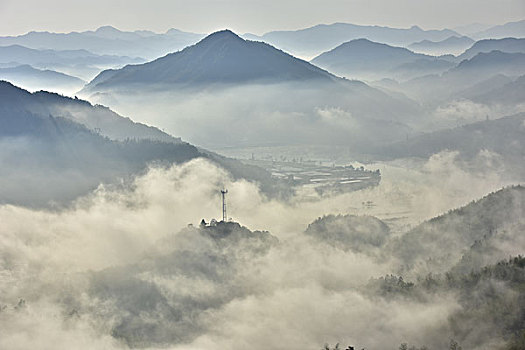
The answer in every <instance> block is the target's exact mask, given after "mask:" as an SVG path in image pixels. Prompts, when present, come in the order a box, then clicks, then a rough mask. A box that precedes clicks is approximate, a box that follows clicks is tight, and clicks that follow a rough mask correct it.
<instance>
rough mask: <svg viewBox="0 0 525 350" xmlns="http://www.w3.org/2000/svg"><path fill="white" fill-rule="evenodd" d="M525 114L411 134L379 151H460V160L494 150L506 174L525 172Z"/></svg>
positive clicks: (389, 153)
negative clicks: (421, 133) (407, 137)
mask: <svg viewBox="0 0 525 350" xmlns="http://www.w3.org/2000/svg"><path fill="white" fill-rule="evenodd" d="M524 123H525V114H524V113H520V114H516V115H513V116H508V117H504V118H499V119H494V120H483V121H480V122H476V123H472V124H467V125H464V126H460V127H456V128H453V129H445V130H439V131H435V132H430V133H425V134H423V135H420V136H416V137H412V138H410V139H408V140H406V141H402V142H397V143H395V144H392V145H389V146H387V147H384V148H382V149H381V151H380V152H379V153H380V154H381V155H383V156H386V157H387V158H407V157H421V158H428V157H430V156H431V155H433V154H436V153H439V152H441V151H445V150H448V151H457V152H459V157H460V159H464V160H470V159H473V158H474V157H477V156H478V155H479V154H480V152H492V153H493V154H495V155H497V156H496V157H495V158H494V160H495V161H497V162H501V163H502V164H503V165H504V166H505V170H506V172H507V173H509V174H510V173H512V174H521V176H523V174H524V173H525V166H524V164H523V159H525V127H524V125H525V124H524Z"/></svg>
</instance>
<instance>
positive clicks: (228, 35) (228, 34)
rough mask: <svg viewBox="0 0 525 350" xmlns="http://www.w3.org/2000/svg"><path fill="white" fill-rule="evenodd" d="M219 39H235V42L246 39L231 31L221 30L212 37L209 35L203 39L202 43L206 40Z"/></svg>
mask: <svg viewBox="0 0 525 350" xmlns="http://www.w3.org/2000/svg"><path fill="white" fill-rule="evenodd" d="M219 39H220V40H224V39H235V40H241V41H244V39H242V38H241V37H240V36H238V35H237V34H235V33H234V32H232V31H231V30H229V29H223V30H219V31H217V32H214V33H211V34H210V35H208V36H207V37H205V38H204V39H202V41H204V40H219Z"/></svg>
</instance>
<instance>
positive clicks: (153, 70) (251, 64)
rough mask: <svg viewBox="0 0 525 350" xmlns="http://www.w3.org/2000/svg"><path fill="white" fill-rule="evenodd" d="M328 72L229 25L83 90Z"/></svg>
mask: <svg viewBox="0 0 525 350" xmlns="http://www.w3.org/2000/svg"><path fill="white" fill-rule="evenodd" d="M331 79H334V77H333V76H332V75H331V74H329V73H328V72H326V71H323V70H322V69H320V68H317V67H315V66H313V65H311V64H309V63H308V62H305V61H303V60H300V59H297V58H295V57H293V56H290V55H289V54H286V53H284V52H282V51H280V50H277V49H275V48H274V47H272V46H270V45H268V44H265V43H262V42H253V41H247V40H244V39H242V38H240V37H239V36H237V35H236V34H234V33H233V32H231V31H229V30H223V31H219V32H216V33H213V34H211V35H209V36H207V37H206V38H205V39H203V40H201V41H200V42H199V43H197V44H196V45H193V46H190V47H187V48H185V49H184V50H182V51H180V52H175V53H172V54H169V55H167V56H164V57H162V58H159V59H157V60H154V61H152V62H148V63H145V64H140V65H128V66H126V67H124V68H122V69H119V70H107V71H104V72H102V73H100V74H99V75H98V76H97V77H96V78H95V79H93V81H91V82H90V83H89V84H88V85H87V87H86V88H87V89H88V90H103V89H108V88H112V87H118V86H126V85H128V84H139V85H166V84H167V85H174V84H180V85H194V84H213V83H225V84H242V83H253V82H261V83H275V82H286V81H302V80H331Z"/></svg>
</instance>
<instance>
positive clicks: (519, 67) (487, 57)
mask: <svg viewBox="0 0 525 350" xmlns="http://www.w3.org/2000/svg"><path fill="white" fill-rule="evenodd" d="M450 74H453V75H456V76H462V77H464V76H469V77H471V78H472V79H476V80H479V77H483V76H484V77H489V76H492V75H496V74H504V75H508V76H520V75H523V74H525V53H508V52H501V51H491V52H480V53H479V54H477V55H476V56H474V57H472V58H471V59H469V60H464V61H462V62H461V63H460V64H458V66H457V67H455V68H453V69H451V70H450Z"/></svg>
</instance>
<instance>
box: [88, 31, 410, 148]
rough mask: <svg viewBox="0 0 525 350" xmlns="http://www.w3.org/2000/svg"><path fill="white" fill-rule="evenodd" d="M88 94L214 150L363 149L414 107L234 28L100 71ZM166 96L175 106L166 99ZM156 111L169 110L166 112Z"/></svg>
mask: <svg viewBox="0 0 525 350" xmlns="http://www.w3.org/2000/svg"><path fill="white" fill-rule="evenodd" d="M196 92H198V94H197V93H196ZM82 94H86V95H90V96H91V97H90V98H98V97H99V96H101V97H102V98H105V97H106V96H110V97H112V98H114V100H115V101H117V102H116V103H120V104H118V108H132V109H138V110H143V109H145V108H148V107H149V108H151V110H147V111H146V112H143V113H144V115H146V118H151V119H149V120H150V123H152V124H155V125H163V127H165V126H166V125H168V126H169V125H173V126H174V127H175V126H176V127H177V130H181V131H180V132H181V133H182V135H184V137H185V138H187V139H190V140H191V141H192V142H194V143H197V144H200V145H205V146H206V147H209V148H210V147H211V148H214V147H217V146H218V145H219V146H232V145H236V146H239V145H246V144H248V145H250V144H251V145H261V144H268V143H270V144H281V143H284V144H290V143H293V144H297V143H301V144H304V143H311V142H312V140H315V141H314V142H316V143H327V142H328V143H330V142H337V143H339V144H347V145H348V144H350V143H351V144H354V145H355V144H357V143H359V144H361V147H362V146H363V144H368V143H369V142H370V139H374V138H377V139H378V140H386V139H391V140H392V139H398V138H399V137H401V135H405V133H406V130H407V128H409V127H408V126H407V125H406V123H407V122H408V121H409V120H411V119H412V118H416V116H417V110H418V106H417V105H416V104H415V103H413V102H412V101H410V100H408V99H406V98H404V97H402V96H401V97H397V96H391V95H389V94H388V93H385V92H383V91H380V90H378V89H374V88H372V87H370V86H368V85H367V84H365V83H362V82H359V81H351V80H347V79H343V78H338V77H336V76H334V75H332V74H331V73H329V72H327V71H325V70H323V69H321V68H318V67H317V66H315V65H312V64H311V63H308V62H306V61H303V60H301V59H298V58H295V57H293V56H291V55H289V54H287V53H285V52H283V51H281V50H278V49H276V48H274V47H272V46H270V45H268V44H266V43H262V42H253V41H249V40H244V39H242V38H240V37H239V36H237V35H235V34H234V33H232V32H231V31H229V30H224V31H220V32H216V33H214V34H211V35H209V36H208V37H206V38H205V39H203V40H202V41H200V42H199V43H197V44H195V45H193V46H191V47H188V48H186V49H184V50H182V51H180V52H176V53H173V54H169V55H167V56H165V57H162V58H159V59H157V60H154V61H152V62H148V63H145V64H140V65H129V66H126V67H124V68H122V69H119V70H107V71H104V72H102V73H101V74H99V76H97V77H96V78H95V79H93V81H91V82H90V83H89V84H88V85H87V86H86V87H85V89H84V90H83V91H82ZM146 96H147V97H146ZM166 96H169V100H173V101H178V103H172V104H169V106H166V101H167V100H168V99H167V97H166ZM136 99H147V101H148V106H142V105H141V106H133V107H130V106H132V105H133V104H134V103H136V102H134V101H135V100H136ZM121 101H123V102H121ZM224 101H228V103H225V102H224ZM107 103H109V104H110V105H111V103H112V102H111V100H108V102H107ZM186 103H190V104H191V105H185V104H186ZM193 103H198V107H195V106H194V105H193ZM179 108H180V109H179ZM186 108H191V113H192V114H191V115H192V118H191V120H189V119H188V118H187V117H186V116H185V114H186V113H187V109H186ZM324 109H327V110H334V111H333V112H332V111H330V112H328V113H324V112H322V110H324ZM158 110H162V111H164V112H163V113H162V115H160V114H159V112H158ZM166 110H169V112H165V111H166ZM129 113H132V110H131V109H130V110H129ZM333 113H335V114H334V115H333V116H331V115H332V114H333ZM210 116H213V118H210ZM154 118H156V119H154ZM269 118H274V120H273V121H270V119H269ZM241 120H242V121H243V122H242V123H239V122H238V121H241ZM298 120H301V122H298ZM385 125H389V126H388V127H385ZM221 135H228V138H224V137H223V136H221ZM225 141H227V142H228V144H226V145H225V144H224V142H225ZM219 142H220V143H219Z"/></svg>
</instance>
